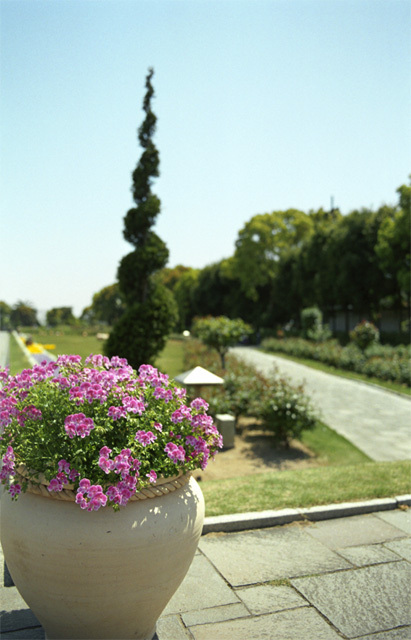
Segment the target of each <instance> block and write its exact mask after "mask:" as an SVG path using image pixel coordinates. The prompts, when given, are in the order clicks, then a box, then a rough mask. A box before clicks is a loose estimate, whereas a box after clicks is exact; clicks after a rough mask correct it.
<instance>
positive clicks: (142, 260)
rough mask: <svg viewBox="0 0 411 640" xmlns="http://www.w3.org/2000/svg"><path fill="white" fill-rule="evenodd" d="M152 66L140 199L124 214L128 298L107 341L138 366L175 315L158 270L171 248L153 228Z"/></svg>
mask: <svg viewBox="0 0 411 640" xmlns="http://www.w3.org/2000/svg"><path fill="white" fill-rule="evenodd" d="M153 74H154V70H153V69H149V72H148V74H147V77H146V90H147V91H146V94H145V97H144V101H143V109H144V111H145V114H146V115H145V118H144V121H143V123H142V124H141V126H140V128H139V130H138V139H139V142H140V145H141V147H142V148H143V153H142V154H141V157H140V160H139V162H138V164H137V167H136V168H135V170H134V172H133V186H132V193H133V199H134V202H135V204H136V206H135V207H133V208H132V209H130V210H129V211H128V212H127V214H126V216H125V218H124V231H123V235H124V238H125V239H126V240H127V241H128V242H130V243H131V244H132V245H133V246H134V250H133V251H132V252H131V253H129V254H128V255H126V256H125V257H124V258H123V259H122V260H121V262H120V265H119V268H118V272H117V277H118V282H119V287H120V291H121V293H122V296H123V298H124V301H125V312H124V314H123V315H122V316H121V318H120V320H119V321H118V322H117V323H116V324H115V325H114V327H113V330H112V332H111V334H110V337H109V339H108V341H107V343H106V346H105V351H106V354H107V355H108V356H110V357H111V356H113V355H118V356H120V357H123V358H127V360H128V362H129V364H131V365H132V366H133V367H135V368H137V367H139V366H140V365H141V364H143V363H151V362H152V360H153V359H154V358H155V356H156V355H157V354H158V353H159V351H161V349H162V348H163V347H164V344H165V341H166V337H167V334H168V333H169V331H170V330H171V328H172V326H173V324H174V323H175V320H176V306H175V302H174V299H173V296H172V293H171V292H170V291H168V290H167V289H166V288H165V287H164V286H163V285H162V284H161V282H160V281H159V280H158V279H154V278H153V276H154V274H155V273H156V272H157V271H158V270H159V269H162V268H163V267H165V265H166V263H167V260H168V249H167V246H166V245H165V243H164V242H163V241H162V240H161V239H160V238H159V237H158V235H157V234H156V233H154V231H152V227H153V225H154V224H155V221H156V218H157V216H158V214H159V213H160V200H159V198H158V197H157V196H156V195H155V194H153V193H152V190H151V187H152V182H153V179H154V178H156V177H158V176H159V164H160V161H159V154H158V151H157V149H156V147H155V145H154V143H153V140H152V138H153V135H154V132H155V129H156V122H157V117H156V116H155V114H154V113H153V111H152V110H151V101H152V99H153V96H154V89H153V86H152V84H151V79H152V77H153Z"/></svg>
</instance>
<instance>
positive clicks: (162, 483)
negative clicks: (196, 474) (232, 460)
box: [16, 464, 192, 502]
mask: <svg viewBox="0 0 411 640" xmlns="http://www.w3.org/2000/svg"><path fill="white" fill-rule="evenodd" d="M191 475H192V472H191V471H188V472H187V473H183V472H182V471H180V472H179V473H178V474H177V475H174V476H169V477H164V476H160V477H159V478H157V480H156V482H155V484H153V485H151V486H149V487H145V488H144V489H141V491H138V492H137V493H135V494H134V495H133V496H131V498H130V501H136V500H147V498H157V497H159V496H163V495H166V494H167V493H171V492H173V491H176V489H179V488H180V487H183V486H184V485H185V484H187V483H188V482H189V480H190V477H191ZM16 476H21V478H22V479H23V480H27V479H28V478H30V477H33V476H36V477H37V478H38V482H32V481H31V480H30V479H29V480H28V485H27V491H28V492H29V493H35V494H37V495H41V496H43V497H45V498H53V499H54V500H65V501H66V502H75V500H76V493H75V491H74V485H73V484H66V485H65V488H64V489H63V491H58V492H55V491H49V490H48V488H47V487H48V485H49V484H50V483H49V482H48V480H46V478H45V477H44V474H43V473H38V472H37V471H33V470H29V469H27V467H26V466H25V465H24V464H21V465H19V466H18V467H17V469H16Z"/></svg>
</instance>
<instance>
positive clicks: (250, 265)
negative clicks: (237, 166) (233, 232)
mask: <svg viewBox="0 0 411 640" xmlns="http://www.w3.org/2000/svg"><path fill="white" fill-rule="evenodd" d="M397 191H398V194H399V201H398V204H397V205H395V206H388V205H384V206H381V207H380V208H379V209H378V210H376V211H373V210H371V209H366V208H363V209H360V210H355V211H352V212H351V213H349V214H348V215H342V214H341V213H340V211H339V210H338V209H333V210H331V211H324V210H323V209H320V210H318V211H310V212H308V213H304V212H303V211H299V210H295V209H289V210H287V211H274V212H272V213H266V214H259V215H256V216H254V217H252V218H251V219H250V220H249V221H248V222H247V223H246V224H245V226H244V227H243V229H241V230H240V232H239V234H238V239H237V241H236V245H235V251H234V254H233V256H232V257H230V258H228V259H226V260H222V261H221V262H218V263H215V264H212V265H209V266H207V267H205V268H204V269H201V270H196V269H190V268H187V267H183V266H178V267H176V268H174V269H164V270H163V271H162V274H161V277H162V279H163V282H164V283H165V284H166V286H168V287H169V288H170V290H171V291H172V292H173V294H174V297H175V300H176V302H177V305H178V309H179V324H178V328H179V329H185V328H189V327H190V325H191V322H192V320H193V318H194V317H195V316H205V315H212V316H218V315H225V316H228V317H231V318H236V317H240V318H243V320H245V321H246V322H249V323H251V324H252V325H253V326H254V328H255V329H256V330H261V329H270V328H271V329H273V328H275V327H276V326H281V325H284V324H286V323H289V322H290V321H294V323H295V324H297V325H298V324H299V321H300V316H301V311H302V309H304V308H307V307H312V306H318V307H320V308H321V309H322V311H323V312H324V314H325V317H326V318H327V317H330V315H332V313H333V312H335V310H344V309H347V308H350V309H354V310H356V311H357V312H358V313H359V314H362V315H363V316H364V317H365V318H369V319H372V320H374V321H377V320H378V317H379V314H380V313H381V312H382V310H384V309H391V310H394V311H397V312H398V313H402V315H403V317H404V318H405V317H407V316H408V313H409V308H410V211H411V186H406V185H402V186H401V187H399V189H398V190H397Z"/></svg>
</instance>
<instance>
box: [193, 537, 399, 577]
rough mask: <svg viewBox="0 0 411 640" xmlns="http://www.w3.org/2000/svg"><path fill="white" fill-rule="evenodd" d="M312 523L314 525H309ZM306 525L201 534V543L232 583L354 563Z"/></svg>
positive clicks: (209, 556)
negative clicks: (328, 545) (321, 540)
mask: <svg viewBox="0 0 411 640" xmlns="http://www.w3.org/2000/svg"><path fill="white" fill-rule="evenodd" d="M310 526H313V525H309V526H308V528H309V527H310ZM387 526H388V525H387ZM306 528H307V527H306V526H305V525H304V526H298V525H288V526H286V527H274V528H272V529H262V530H256V531H246V532H243V533H227V534H220V535H214V534H208V535H206V536H203V537H202V538H201V540H200V545H199V546H200V550H201V551H202V552H203V553H204V554H205V555H206V556H207V557H208V558H209V559H210V560H211V562H212V563H213V564H214V566H215V567H217V569H218V570H219V572H220V573H221V574H222V575H223V577H224V578H225V579H226V580H227V582H229V583H230V584H231V585H233V586H241V585H247V584H256V583H260V582H268V581H269V580H274V579H278V578H289V577H296V576H301V575H307V574H311V573H318V572H321V571H335V570H337V569H346V568H349V567H351V566H352V565H351V564H350V563H349V562H347V561H346V560H344V558H342V557H341V556H339V555H337V554H336V553H333V552H332V551H331V550H330V549H327V548H326V547H325V546H324V545H322V544H321V543H320V542H317V541H316V540H315V539H314V538H312V537H311V536H310V535H308V533H307V532H306V530H305V529H306Z"/></svg>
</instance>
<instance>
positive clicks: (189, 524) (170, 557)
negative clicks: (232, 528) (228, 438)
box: [1, 478, 204, 640]
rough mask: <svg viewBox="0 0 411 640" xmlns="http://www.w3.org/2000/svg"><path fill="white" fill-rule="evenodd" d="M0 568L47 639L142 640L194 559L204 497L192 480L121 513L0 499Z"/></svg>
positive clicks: (33, 499) (35, 498)
mask: <svg viewBox="0 0 411 640" xmlns="http://www.w3.org/2000/svg"><path fill="white" fill-rule="evenodd" d="M1 513H2V527H1V543H2V546H3V550H4V555H5V558H6V562H7V566H8V568H9V570H10V573H11V575H12V578H13V580H14V583H15V585H16V587H17V589H18V590H19V592H20V594H21V596H22V597H23V599H24V600H25V601H26V602H27V604H28V606H29V607H30V608H31V610H32V611H33V613H34V614H35V615H36V616H37V618H38V620H39V621H40V623H41V624H42V625H43V627H44V629H45V631H46V634H47V638H48V639H49V640H54V639H68V638H70V639H71V640H75V639H80V638H81V639H82V640H89V639H92V638H98V639H99V640H103V639H110V640H112V639H113V638H115V639H116V640H120V639H122V638H127V639H131V638H133V639H135V640H150V639H151V638H152V637H153V635H154V633H155V626H156V622H157V620H158V618H159V616H160V614H161V612H162V611H163V609H164V608H165V606H166V605H167V603H168V601H169V600H170V598H171V597H172V595H173V594H174V592H175V591H176V590H177V588H178V587H179V585H180V583H181V582H182V580H183V578H184V576H185V575H186V573H187V571H188V568H189V566H190V564H191V562H192V559H193V557H194V554H195V551H196V548H197V545H198V541H199V538H200V535H201V530H202V526H203V519H204V500H203V496H202V493H201V490H200V488H199V486H198V484H197V482H196V481H195V480H194V478H190V480H189V482H188V483H187V484H185V485H184V486H182V487H180V488H178V489H177V490H175V491H173V492H170V493H168V494H167V495H161V496H159V497H155V498H149V499H146V500H138V501H135V502H130V503H129V504H128V505H127V506H126V507H124V508H122V509H121V510H120V512H118V513H115V512H114V511H113V510H112V509H111V508H107V507H106V508H102V509H100V510H99V511H95V512H91V513H89V512H86V511H82V510H81V509H80V508H79V506H78V505H76V504H75V503H74V502H70V501H63V500H57V499H53V498H48V497H47V498H46V497H43V496H41V495H35V494H33V493H30V492H27V493H25V494H22V495H20V496H19V498H18V500H17V501H15V502H12V500H11V499H10V496H9V495H8V494H3V495H2V498H1Z"/></svg>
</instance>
